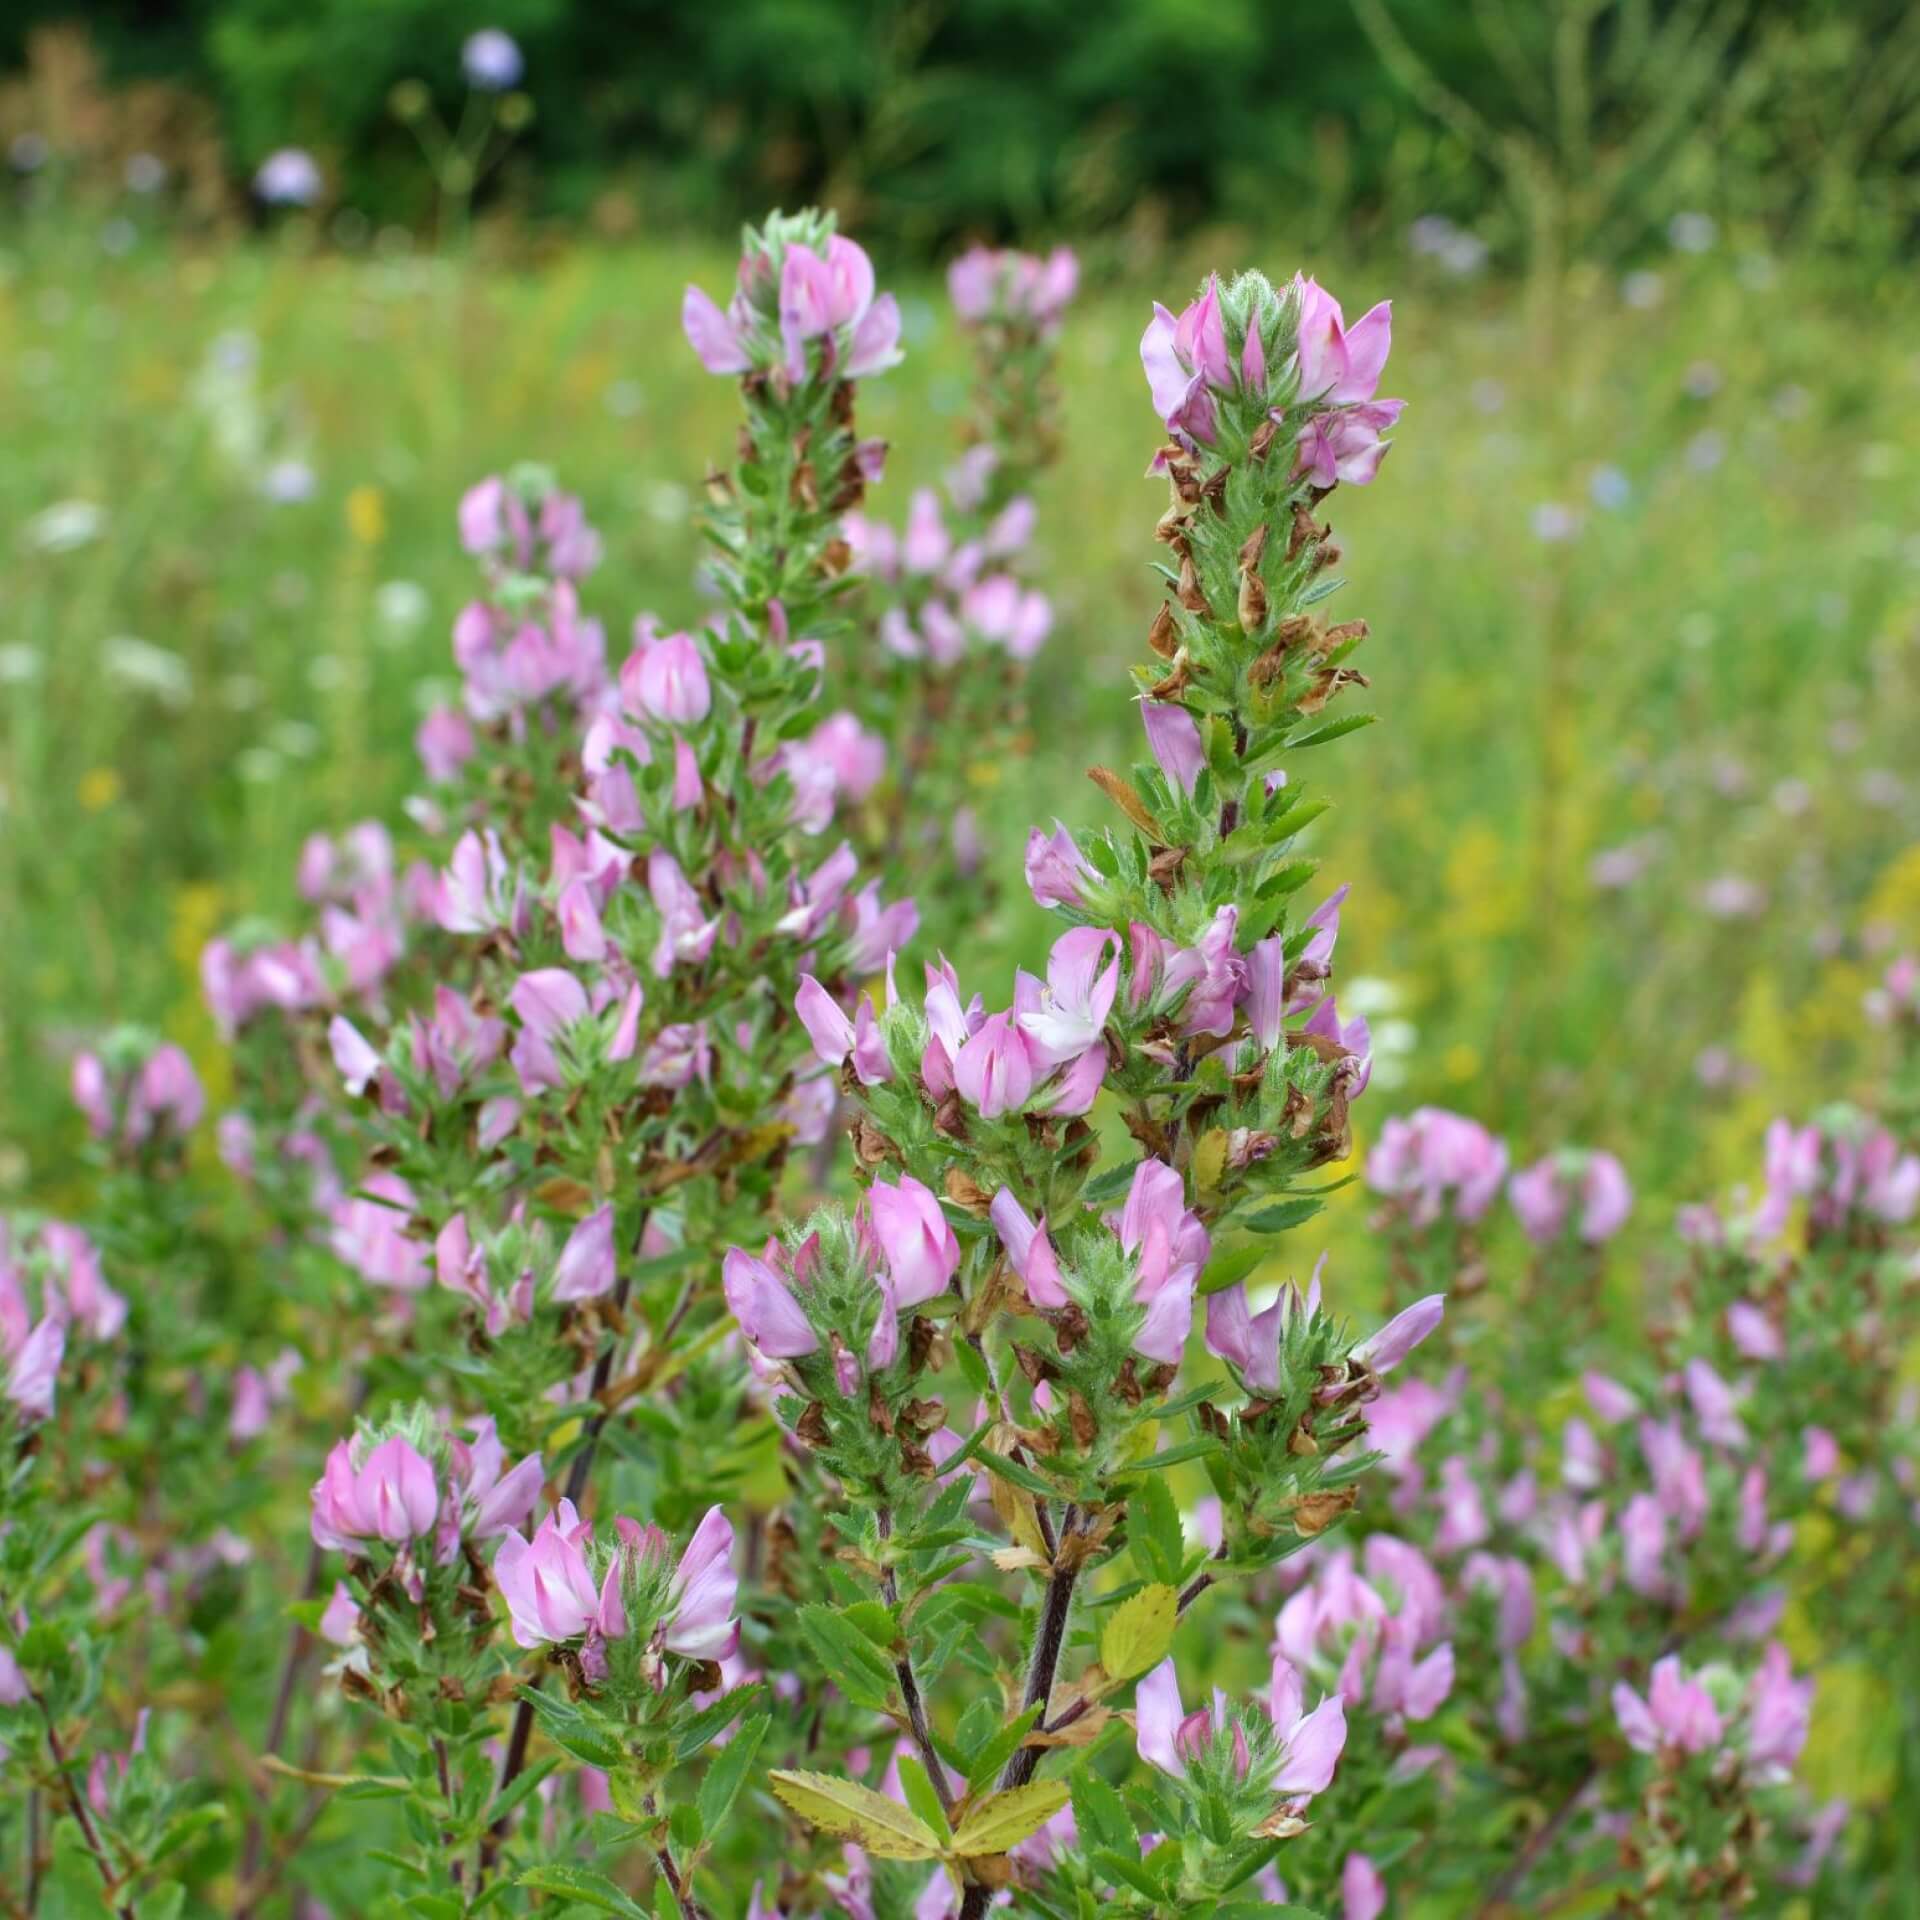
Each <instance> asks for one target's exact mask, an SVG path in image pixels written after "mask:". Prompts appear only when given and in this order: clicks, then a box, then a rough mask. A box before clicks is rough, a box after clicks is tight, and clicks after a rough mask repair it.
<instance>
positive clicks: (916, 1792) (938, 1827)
mask: <svg viewBox="0 0 1920 1920" xmlns="http://www.w3.org/2000/svg"><path fill="white" fill-rule="evenodd" d="M899 1764H900V1791H901V1792H902V1793H904V1794H905V1795H906V1796H907V1805H908V1806H910V1807H911V1808H912V1809H913V1810H914V1812H915V1813H917V1814H918V1815H919V1816H920V1818H921V1819H922V1820H924V1821H925V1822H926V1823H927V1825H928V1826H930V1827H931V1828H932V1829H933V1830H934V1832H935V1833H937V1834H938V1835H939V1836H940V1844H941V1845H942V1846H943V1847H946V1846H951V1845H952V1843H953V1829H952V1828H951V1827H950V1826H949V1825H948V1824H947V1810H946V1808H945V1807H943V1806H942V1805H941V1804H940V1796H939V1795H938V1794H937V1793H935V1792H934V1790H933V1782H932V1781H931V1780H930V1779H929V1778H928V1777H927V1770H926V1768H925V1767H923V1766H922V1765H921V1764H920V1762H919V1761H918V1760H916V1759H915V1758H914V1757H913V1755H912V1754H910V1753H903V1754H901V1756H900V1762H899Z"/></svg>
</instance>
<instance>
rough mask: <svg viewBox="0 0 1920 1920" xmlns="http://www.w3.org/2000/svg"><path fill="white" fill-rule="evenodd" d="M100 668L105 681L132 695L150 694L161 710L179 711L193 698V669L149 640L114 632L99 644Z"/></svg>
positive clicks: (175, 654) (174, 654) (176, 655)
mask: <svg viewBox="0 0 1920 1920" xmlns="http://www.w3.org/2000/svg"><path fill="white" fill-rule="evenodd" d="M100 665H101V668H102V669H103V671H104V672H105V673H106V675H107V678H108V679H110V680H117V681H118V682H119V683H120V685H121V686H123V687H126V688H129V689H130V690H131V691H133V692H135V693H148V694H151V695H152V696H153V697H154V698H155V699H156V700H158V701H159V702H160V704H161V705H162V706H163V707H173V708H176V709H178V708H180V707H184V706H187V705H188V704H190V703H191V701H192V699H193V669H192V668H191V667H189V666H188V665H187V663H186V662H185V661H184V660H183V659H181V657H180V656H179V655H178V654H177V653H169V652H168V651H167V649H166V648H165V647H156V646H155V645H154V644H153V642H152V641H151V640H142V639H139V638H137V637H136V636H135V635H133V634H131V633H116V634H114V635H113V636H112V638H111V639H109V640H107V641H106V642H104V643H103V644H102V646H101V648H100Z"/></svg>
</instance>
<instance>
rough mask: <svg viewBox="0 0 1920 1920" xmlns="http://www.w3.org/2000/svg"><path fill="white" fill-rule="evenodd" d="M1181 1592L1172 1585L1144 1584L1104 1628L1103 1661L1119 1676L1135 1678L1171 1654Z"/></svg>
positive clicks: (1120, 1605)
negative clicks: (1178, 1592)
mask: <svg viewBox="0 0 1920 1920" xmlns="http://www.w3.org/2000/svg"><path fill="white" fill-rule="evenodd" d="M1179 1617H1180V1596H1179V1595H1178V1594H1177V1593H1175V1592H1174V1590H1173V1589H1172V1588H1171V1587H1162V1586H1154V1587H1142V1588H1141V1589H1140V1591H1139V1592H1138V1593H1136V1594H1135V1595H1134V1596H1133V1598H1132V1599H1131V1600H1123V1601H1121V1603H1120V1604H1119V1605H1118V1606H1117V1607H1115V1608H1114V1610H1113V1611H1112V1612H1111V1613H1110V1614H1109V1615H1108V1616H1107V1624H1106V1625H1105V1626H1104V1627H1102V1628H1101V1629H1100V1664H1101V1665H1102V1666H1103V1667H1105V1668H1106V1670H1107V1671H1108V1672H1109V1673H1110V1674H1112V1676H1113V1677H1114V1678H1115V1679H1116V1680H1131V1679H1132V1678H1133V1676H1134V1675H1135V1674H1136V1673H1145V1672H1146V1670H1147V1669H1148V1668H1149V1667H1155V1666H1158V1665H1159V1664H1160V1662H1161V1661H1162V1660H1164V1659H1165V1658H1166V1657H1167V1649H1168V1648H1169V1647H1170V1646H1171V1645H1172V1644H1173V1627H1174V1622H1175V1621H1176V1620H1178V1619H1179Z"/></svg>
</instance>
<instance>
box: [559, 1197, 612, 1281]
mask: <svg viewBox="0 0 1920 1920" xmlns="http://www.w3.org/2000/svg"><path fill="white" fill-rule="evenodd" d="M616 1265H617V1260H616V1256H615V1254H614V1247H613V1206H612V1203H611V1202H609V1203H608V1204H607V1205H605V1206H602V1207H597V1208H596V1209H595V1210H594V1211H593V1212H592V1213H590V1214H588V1215H587V1217H586V1218H585V1219H584V1220H582V1221H581V1222H580V1224H579V1225H578V1226H577V1227H575V1228H574V1230H573V1231H572V1232H571V1233H570V1234H568V1235H567V1244H566V1245H565V1246H564V1247H562V1248H561V1249H560V1259H559V1261H558V1263H557V1264H556V1265H555V1267H554V1270H553V1298H554V1299H555V1300H556V1301H570V1300H597V1299H599V1298H600V1296H601V1295H602V1294H606V1293H611V1292H612V1291H613V1283H614V1278H615V1268H616Z"/></svg>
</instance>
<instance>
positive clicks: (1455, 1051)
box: [1442, 1040, 1480, 1083]
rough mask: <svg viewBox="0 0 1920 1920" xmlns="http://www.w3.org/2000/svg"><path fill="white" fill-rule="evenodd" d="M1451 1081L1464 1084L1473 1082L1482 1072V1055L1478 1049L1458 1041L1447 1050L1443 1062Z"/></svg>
mask: <svg viewBox="0 0 1920 1920" xmlns="http://www.w3.org/2000/svg"><path fill="white" fill-rule="evenodd" d="M1442 1065H1443V1066H1444V1068H1445V1070H1446V1075H1447V1078H1448V1079H1449V1080H1456V1081H1460V1082H1462V1083H1464V1082H1466V1081H1468V1080H1471V1079H1472V1078H1473V1076H1474V1075H1475V1074H1476V1073H1478V1072H1479V1071H1480V1053H1479V1050H1478V1048H1475V1047H1470V1046H1468V1045H1467V1043H1466V1042H1465V1041H1464V1040H1456V1041H1455V1042H1454V1043H1453V1045H1452V1046H1450V1047H1449V1048H1448V1049H1447V1052H1446V1058H1445V1060H1444V1061H1443V1062H1442Z"/></svg>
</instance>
